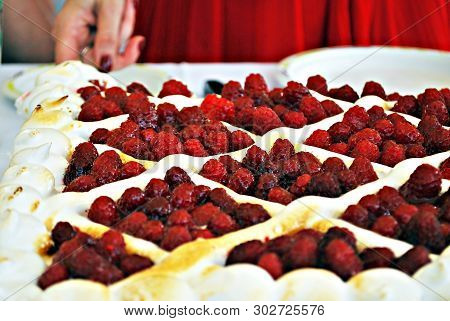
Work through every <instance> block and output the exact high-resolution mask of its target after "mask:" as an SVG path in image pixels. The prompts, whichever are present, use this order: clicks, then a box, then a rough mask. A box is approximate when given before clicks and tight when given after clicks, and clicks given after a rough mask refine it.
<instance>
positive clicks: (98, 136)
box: [89, 128, 109, 144]
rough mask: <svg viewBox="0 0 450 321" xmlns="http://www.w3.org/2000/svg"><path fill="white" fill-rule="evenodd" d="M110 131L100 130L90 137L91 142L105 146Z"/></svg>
mask: <svg viewBox="0 0 450 321" xmlns="http://www.w3.org/2000/svg"><path fill="white" fill-rule="evenodd" d="M108 135H109V130H107V129H106V128H98V129H96V130H94V132H93V133H92V134H91V136H90V137H89V141H90V142H91V143H93V144H105V143H106V140H107V139H108Z"/></svg>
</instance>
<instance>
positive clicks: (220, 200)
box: [209, 188, 238, 213]
mask: <svg viewBox="0 0 450 321" xmlns="http://www.w3.org/2000/svg"><path fill="white" fill-rule="evenodd" d="M209 199H210V201H211V202H212V203H213V204H214V205H216V206H219V207H220V209H221V210H222V211H224V212H226V213H233V212H234V210H235V209H236V208H237V207H238V204H237V203H236V201H235V200H234V199H233V198H232V197H231V196H229V195H228V194H227V192H226V191H225V190H224V189H223V188H215V189H213V190H212V191H211V192H210V193H209Z"/></svg>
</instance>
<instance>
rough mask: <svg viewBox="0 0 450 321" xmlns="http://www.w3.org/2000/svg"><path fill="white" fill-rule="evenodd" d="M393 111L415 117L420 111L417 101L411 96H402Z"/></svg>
mask: <svg viewBox="0 0 450 321" xmlns="http://www.w3.org/2000/svg"><path fill="white" fill-rule="evenodd" d="M391 110H392V111H395V112H399V113H404V114H409V115H415V114H416V113H417V110H418V106H417V100H416V98H415V97H414V96H411V95H406V96H402V97H400V98H399V99H398V101H397V102H396V103H395V105H394V107H393V108H392V109H391Z"/></svg>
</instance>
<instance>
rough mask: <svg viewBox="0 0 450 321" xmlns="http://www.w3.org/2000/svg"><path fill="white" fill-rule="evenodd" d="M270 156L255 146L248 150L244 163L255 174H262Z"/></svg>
mask: <svg viewBox="0 0 450 321" xmlns="http://www.w3.org/2000/svg"><path fill="white" fill-rule="evenodd" d="M268 157H269V155H268V154H267V152H266V151H264V150H262V149H261V148H259V147H258V146H256V145H254V146H252V147H250V148H249V149H248V150H247V153H246V155H245V157H244V159H243V160H242V163H243V164H244V165H245V166H247V168H249V169H250V170H251V171H253V172H254V173H258V172H262V171H263V169H264V165H265V163H266V161H267V159H268Z"/></svg>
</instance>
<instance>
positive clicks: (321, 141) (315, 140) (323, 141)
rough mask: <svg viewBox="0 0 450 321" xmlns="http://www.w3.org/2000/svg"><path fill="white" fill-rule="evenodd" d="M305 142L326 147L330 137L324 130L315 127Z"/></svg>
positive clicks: (328, 144)
mask: <svg viewBox="0 0 450 321" xmlns="http://www.w3.org/2000/svg"><path fill="white" fill-rule="evenodd" d="M305 144H306V145H310V146H315V147H319V148H323V149H327V148H328V147H330V145H331V137H330V134H328V132H327V131H326V130H323V129H317V130H315V131H314V132H313V133H312V134H311V136H309V137H308V138H307V139H306V140H305Z"/></svg>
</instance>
